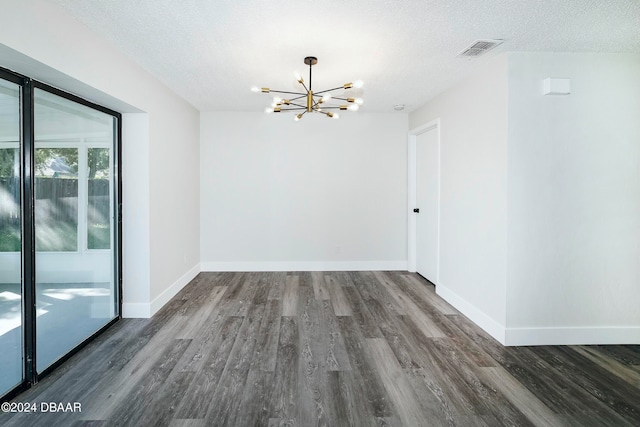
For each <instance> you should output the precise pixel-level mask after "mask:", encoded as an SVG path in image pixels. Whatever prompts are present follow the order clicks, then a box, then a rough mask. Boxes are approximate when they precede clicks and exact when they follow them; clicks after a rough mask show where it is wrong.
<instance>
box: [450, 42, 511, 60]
mask: <svg viewBox="0 0 640 427" xmlns="http://www.w3.org/2000/svg"><path fill="white" fill-rule="evenodd" d="M503 41H504V40H476V41H474V42H473V43H472V44H471V46H469V47H468V48H466V49H465V50H463V51H462V52H460V53H459V54H458V57H471V58H475V57H476V56H480V55H482V54H484V53H485V52H487V51H489V50H491V49H493V48H494V47H496V46H498V45H500V44H502V42H503Z"/></svg>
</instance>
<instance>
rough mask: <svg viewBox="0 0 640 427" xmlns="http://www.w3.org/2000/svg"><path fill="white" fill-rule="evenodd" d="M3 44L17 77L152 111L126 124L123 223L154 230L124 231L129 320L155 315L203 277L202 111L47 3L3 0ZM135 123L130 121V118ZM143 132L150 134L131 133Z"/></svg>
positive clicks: (5, 57)
mask: <svg viewBox="0 0 640 427" xmlns="http://www.w3.org/2000/svg"><path fill="white" fill-rule="evenodd" d="M0 40H1V41H2V44H3V46H0V53H1V54H2V57H0V62H1V63H2V64H5V66H6V64H10V68H12V69H14V70H15V71H18V72H22V73H24V74H26V75H30V76H32V77H34V78H38V79H41V80H43V81H45V82H48V83H52V84H54V85H56V86H58V87H60V88H62V89H67V90H70V91H71V92H74V93H76V94H79V95H81V96H83V97H85V98H87V99H90V100H94V101H96V102H100V103H102V104H104V105H106V106H107V107H111V108H113V109H115V110H117V111H121V112H126V113H136V112H138V113H139V112H144V113H147V116H146V117H143V118H142V119H140V120H133V121H132V123H131V126H128V125H127V124H126V123H125V124H124V128H125V132H126V133H125V138H126V139H123V145H124V144H135V145H140V146H139V147H136V148H133V147H130V146H127V147H123V152H124V153H125V158H124V159H123V171H122V176H123V181H124V182H123V185H124V189H123V197H124V200H126V201H128V204H126V205H124V207H123V221H124V223H125V224H126V223H136V224H138V225H139V226H140V227H146V228H147V231H143V230H139V229H134V228H132V227H127V228H125V230H124V232H125V235H124V246H125V251H124V252H125V259H124V262H123V274H124V284H123V286H124V307H123V311H124V312H125V315H129V316H148V315H150V314H152V313H153V312H155V311H156V310H157V309H158V308H159V307H160V306H161V305H162V304H163V303H164V302H166V301H168V299H170V298H171V296H173V295H174V294H175V293H176V292H177V291H178V290H179V289H180V288H181V287H182V286H184V284H186V283H187V282H188V279H190V278H191V277H193V276H195V274H197V272H198V271H199V260H200V256H199V223H200V221H199V170H198V167H199V162H198V150H199V148H198V147H199V127H198V120H199V115H198V112H197V111H196V110H195V108H193V107H192V106H191V105H189V104H188V103H187V102H185V101H184V100H183V99H181V98H180V97H178V96H177V95H176V94H174V93H173V92H171V91H170V90H169V89H168V88H167V87H166V86H164V85H163V84H162V83H160V82H159V81H158V80H157V79H156V78H154V77H153V76H151V75H150V74H149V73H147V72H146V71H144V70H143V69H142V68H141V67H140V66H138V65H137V64H136V63H135V62H133V61H132V60H131V59H129V58H128V57H126V56H125V55H123V54H122V53H121V52H119V51H118V50H117V49H115V48H114V47H113V46H112V45H111V44H109V43H108V42H106V41H105V40H104V39H102V38H101V37H100V36H98V35H97V34H95V33H93V32H92V31H90V30H88V29H87V28H86V27H84V26H83V25H82V24H80V23H79V22H78V21H76V20H74V19H72V18H70V17H69V16H68V15H66V14H65V13H64V12H63V11H62V10H61V9H60V8H58V7H56V6H55V5H52V4H50V3H48V2H45V1H41V0H6V1H4V2H3V4H2V14H1V15H0ZM129 118H132V117H131V116H128V115H125V117H124V118H123V121H125V122H126V121H127V120H128V119H129ZM145 120H146V121H147V122H148V123H147V125H145V124H144V123H145ZM136 126H143V128H142V129H137V130H136V129H132V127H133V128H135V127H136ZM144 126H147V127H148V129H147V128H144ZM127 135H136V137H135V138H131V139H129V138H127ZM145 135H148V137H147V136H145ZM127 153H130V154H132V153H148V154H147V155H148V158H143V159H140V161H141V163H143V164H144V163H145V162H148V169H147V166H146V165H144V166H143V167H138V163H137V162H136V159H135V158H130V157H128V156H127ZM147 171H148V172H147ZM133 180H136V181H137V182H136V183H133ZM140 181H142V182H140ZM139 210H142V212H148V218H149V220H148V222H146V223H143V222H142V221H140V217H139V216H140V214H139V213H137V211H139ZM142 215H146V214H142ZM140 236H148V239H149V241H148V244H147V243H146V242H144V241H143V242H137V241H136V239H139V238H140ZM133 242H135V243H133ZM145 247H147V249H149V252H148V253H147V252H146V251H145V249H144V248H145Z"/></svg>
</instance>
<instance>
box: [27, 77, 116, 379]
mask: <svg viewBox="0 0 640 427" xmlns="http://www.w3.org/2000/svg"><path fill="white" fill-rule="evenodd" d="M34 100H35V104H34V105H35V109H34V125H35V151H34V153H35V155H34V159H35V162H34V165H35V167H34V174H35V242H36V310H37V313H36V319H37V323H36V336H37V341H36V349H37V352H36V355H37V359H36V360H37V370H38V372H42V371H43V370H44V369H46V368H47V367H49V366H50V365H51V364H52V363H53V362H55V361H56V360H57V359H59V358H60V357H61V356H63V355H64V354H66V353H68V352H69V350H71V349H72V348H74V347H75V346H77V345H78V344H79V343H81V342H82V341H84V340H85V339H86V338H88V337H89V336H91V335H93V334H94V333H95V332H96V331H97V330H99V329H100V328H102V327H103V326H104V325H106V324H107V323H109V322H110V321H111V320H112V319H113V318H114V317H115V316H116V310H115V307H116V295H117V293H116V281H115V280H114V260H115V256H114V251H113V247H114V245H113V232H112V231H113V229H114V226H113V225H114V215H115V209H114V203H113V195H114V181H113V147H114V139H115V132H114V129H115V120H116V119H115V118H114V117H113V116H111V115H109V114H105V113H103V112H101V111H97V110H95V109H92V108H90V107H87V106H85V105H81V104H78V103H75V102H73V101H71V100H68V99H65V98H62V97H60V96H58V95H54V94H52V93H49V92H47V91H44V90H41V89H38V88H36V89H35V91H34Z"/></svg>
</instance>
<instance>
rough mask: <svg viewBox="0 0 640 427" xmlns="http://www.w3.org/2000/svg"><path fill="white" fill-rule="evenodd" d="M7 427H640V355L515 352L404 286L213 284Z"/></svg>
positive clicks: (117, 342)
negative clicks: (40, 409)
mask: <svg viewBox="0 0 640 427" xmlns="http://www.w3.org/2000/svg"><path fill="white" fill-rule="evenodd" d="M14 402H32V403H35V404H36V405H37V406H39V405H41V404H42V403H43V402H45V403H47V402H55V403H63V404H67V403H74V402H78V403H80V404H81V412H60V411H59V412H55V413H30V414H26V413H25V414H12V413H0V425H4V426H47V427H48V426H103V425H104V426H278V425H287V426H294V425H295V426H315V425H326V426H401V425H402V426H531V425H534V426H580V427H583V426H616V427H618V426H639V425H640V346H567V347H508V348H505V347H503V346H501V345H500V344H498V343H497V342H496V341H495V340H493V339H492V338H491V337H490V336H488V335H487V334H485V333H484V332H483V331H482V330H480V329H479V328H478V327H476V326H475V325H474V324H472V323H471V322H470V321H469V320H468V319H466V318H465V317H464V316H462V315H461V314H460V313H458V312H457V311H456V310H455V309H453V308H452V307H451V306H450V305H448V304H447V303H446V302H445V301H443V300H442V299H441V298H439V297H438V296H437V295H436V294H435V291H434V288H433V286H432V285H431V284H429V283H428V282H427V281H425V280H424V279H422V278H420V277H419V276H417V275H415V274H411V273H406V272H348V273H347V272H329V273H318V272H313V273H307V272H303V273H297V272H296V273H201V274H200V275H198V277H197V278H196V279H194V280H193V282H192V283H190V284H189V285H188V286H186V287H185V288H184V289H183V290H182V291H181V292H180V293H179V294H178V295H177V296H176V297H175V298H174V299H173V300H172V301H171V302H170V303H169V304H167V306H165V307H164V308H163V309H162V310H161V311H160V312H159V313H158V314H157V315H156V316H154V317H153V318H152V319H124V320H122V321H120V322H118V323H117V324H116V325H115V326H114V327H112V328H111V329H110V330H108V331H107V332H106V333H105V334H104V335H102V336H101V337H99V338H98V339H97V340H95V341H94V342H92V343H91V344H90V345H89V346H87V347H86V348H85V349H84V350H82V351H81V352H80V353H78V354H77V355H75V356H74V357H72V358H71V359H70V360H69V361H68V362H67V363H65V364H64V365H62V366H61V368H60V369H58V370H57V371H56V372H54V373H53V374H52V375H50V376H49V377H47V378H46V379H45V380H43V381H42V382H40V383H39V384H38V385H37V386H35V387H33V388H32V389H31V390H28V391H27V392H26V393H24V394H22V395H20V396H18V397H17V398H16V399H14Z"/></svg>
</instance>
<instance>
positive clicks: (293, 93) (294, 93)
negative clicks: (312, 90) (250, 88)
mask: <svg viewBox="0 0 640 427" xmlns="http://www.w3.org/2000/svg"><path fill="white" fill-rule="evenodd" d="M269 92H270V93H289V94H291V95H300V97H301V98H302V97H305V96H307V94H306V93H302V92H287V91H284V90H273V89H270V90H269Z"/></svg>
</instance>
